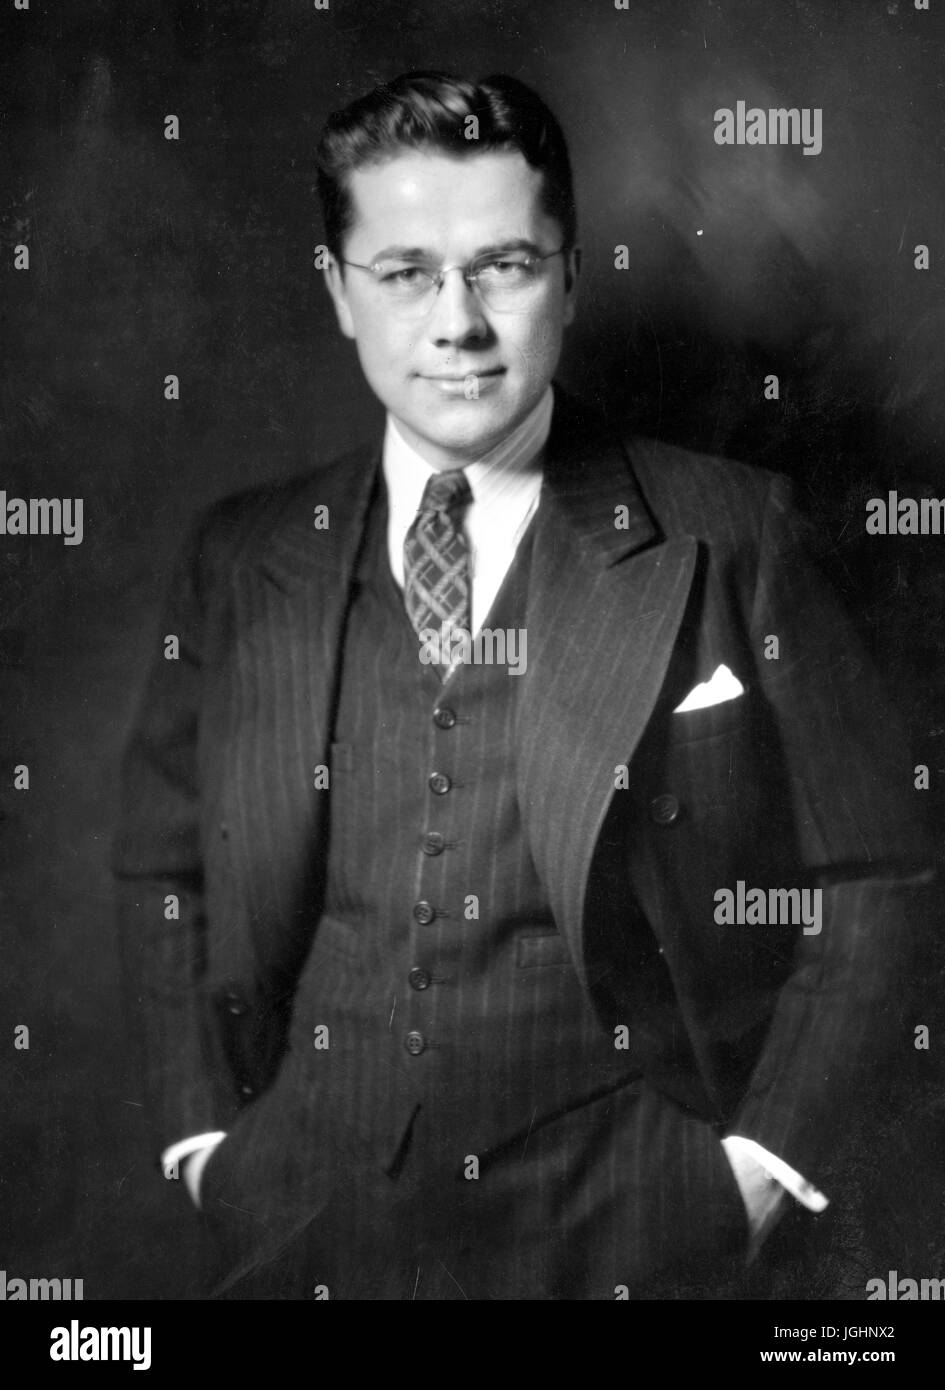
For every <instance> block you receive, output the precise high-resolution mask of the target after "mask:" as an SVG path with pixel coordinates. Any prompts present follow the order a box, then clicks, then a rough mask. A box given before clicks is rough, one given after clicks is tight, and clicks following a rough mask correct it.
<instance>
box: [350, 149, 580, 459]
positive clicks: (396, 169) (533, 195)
mask: <svg viewBox="0 0 945 1390" xmlns="http://www.w3.org/2000/svg"><path fill="white" fill-rule="evenodd" d="M541 187H542V175H541V174H540V173H539V172H538V171H537V170H535V169H533V168H531V166H530V165H529V164H528V163H527V161H526V160H525V158H524V157H523V156H522V155H521V154H519V152H518V151H517V150H515V151H488V152H484V153H482V154H476V155H470V156H469V157H466V158H462V157H461V158H453V157H451V156H449V155H444V154H439V153H433V152H424V151H413V150H411V151H405V152H404V153H403V154H400V155H397V156H396V157H394V158H392V159H390V160H388V161H387V162H386V163H384V164H379V165H370V166H367V167H364V168H361V169H358V170H356V171H355V172H354V173H353V174H352V175H351V176H350V193H351V198H352V205H353V209H354V214H355V217H354V221H353V224H352V228H351V230H350V232H349V233H348V236H347V238H346V241H345V246H344V257H345V260H349V261H358V262H360V263H361V264H362V265H372V264H374V263H375V262H377V261H378V260H382V259H383V260H385V261H389V260H390V259H391V258H392V257H393V256H396V257H397V263H398V264H403V263H404V260H405V259H406V260H408V261H411V262H415V261H417V260H422V261H423V263H425V264H432V265H433V266H435V267H438V268H439V267H451V266H457V265H458V266H465V265H467V264H468V263H469V262H470V261H472V260H474V259H475V258H476V257H479V256H482V255H484V254H492V253H494V252H499V251H503V250H504V251H509V252H511V251H512V250H513V249H514V250H515V251H516V252H517V254H521V253H522V251H523V250H524V251H528V250H531V251H533V252H534V253H537V254H539V255H546V254H547V253H548V252H549V251H556V250H557V249H558V248H559V247H560V246H561V244H562V241H563V235H562V232H561V228H560V226H559V224H558V223H557V222H556V221H555V220H554V218H551V217H549V216H548V215H547V213H546V212H544V210H543V209H542V205H541V196H540V195H541ZM342 271H343V272H344V273H343V275H342V273H341V272H342ZM576 272H577V256H576V254H575V253H573V252H572V253H571V254H570V256H569V257H565V256H563V255H562V256H552V257H551V258H550V259H548V260H545V261H543V262H542V263H541V264H540V265H539V266H538V267H537V270H536V278H535V284H534V286H533V288H532V290H531V291H530V292H529V294H528V296H527V297H526V303H525V304H524V305H523V306H521V307H518V308H516V309H515V310H514V311H509V310H508V309H506V308H499V309H496V308H495V307H492V306H490V304H488V303H486V301H485V299H484V297H483V295H482V294H481V292H480V291H479V290H478V289H477V288H476V287H475V286H473V287H470V286H469V285H467V284H466V282H465V281H464V279H463V277H462V275H461V274H460V272H459V271H457V270H452V271H450V272H449V273H448V274H447V275H446V277H445V279H444V280H443V283H442V285H441V286H440V289H439V293H438V294H436V296H435V298H434V299H433V300H432V302H431V303H430V305H429V308H428V310H426V312H425V313H423V315H422V316H419V317H417V316H415V314H414V313H413V312H411V313H408V314H407V316H405V315H404V312H403V309H402V307H401V306H399V305H396V304H392V303H391V301H390V299H389V298H387V296H386V294H385V292H384V289H383V287H382V286H380V285H379V284H378V283H377V282H376V280H375V278H374V277H373V276H372V275H371V274H369V273H368V272H367V271H364V270H358V269H355V268H352V267H350V266H338V265H336V264H334V263H332V265H331V267H330V268H329V270H328V277H327V278H328V287H329V290H330V292H331V295H332V299H333V300H334V303H335V309H336V311H337V314H338V322H339V324H340V326H341V330H342V332H343V333H344V334H345V335H346V336H347V337H349V338H353V339H354V340H355V342H356V344H357V349H358V356H359V357H360V360H361V366H362V368H363V370H364V375H365V376H366V377H367V380H368V383H369V385H370V386H371V387H372V389H373V390H374V392H375V393H376V395H377V396H378V397H379V398H380V400H381V402H382V403H383V404H384V405H385V406H386V407H387V409H388V410H389V411H390V412H391V413H392V415H393V416H394V417H395V418H396V420H397V422H398V424H399V425H400V427H401V429H402V431H403V433H404V435H405V437H406V438H407V440H408V441H409V442H410V443H412V444H413V445H414V447H415V448H417V449H418V451H419V452H420V453H422V454H423V456H424V457H425V458H427V460H428V461H429V462H430V463H432V464H433V465H434V467H437V468H449V467H454V466H455V464H456V461H457V460H466V461H472V460H473V459H475V458H478V457H480V456H481V455H482V454H484V453H485V452H486V450H488V449H490V448H491V447H492V446H493V445H494V444H497V443H498V442H499V441H500V440H501V439H503V438H504V437H505V436H506V435H507V434H508V433H509V432H510V431H511V430H513V429H514V428H515V427H516V425H518V424H519V423H520V422H521V421H522V420H523V419H524V418H525V416H526V415H527V414H528V412H529V411H530V410H531V409H532V407H533V406H534V405H535V404H537V402H538V401H539V399H540V398H541V396H542V394H543V392H544V391H545V388H546V387H547V385H548V383H549V381H550V380H551V378H552V375H553V373H554V371H555V368H556V366H557V364H558V358H559V357H560V354H561V338H562V332H563V330H564V327H565V325H566V324H569V323H570V322H571V320H572V318H573V315H574V284H575V279H576Z"/></svg>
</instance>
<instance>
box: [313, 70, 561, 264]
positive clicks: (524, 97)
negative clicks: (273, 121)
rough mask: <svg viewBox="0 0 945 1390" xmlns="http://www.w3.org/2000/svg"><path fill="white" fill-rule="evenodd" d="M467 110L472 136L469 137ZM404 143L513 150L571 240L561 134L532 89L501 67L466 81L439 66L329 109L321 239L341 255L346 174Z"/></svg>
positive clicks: (320, 157)
mask: <svg viewBox="0 0 945 1390" xmlns="http://www.w3.org/2000/svg"><path fill="white" fill-rule="evenodd" d="M470 116H475V117H476V120H477V122H478V131H477V138H476V139H469V138H467V131H468V130H469V129H470V128H471V127H470V126H468V125H467V120H468V118H469V117H470ZM405 150H439V151H442V152H444V153H446V154H450V155H455V156H461V157H463V158H468V157H470V156H473V155H476V154H481V153H482V152H484V151H486V150H518V151H519V152H520V153H521V154H522V155H523V157H524V158H525V160H526V161H527V162H528V163H529V164H530V165H531V166H532V168H533V169H537V170H539V172H540V173H541V174H542V175H543V176H544V177H543V180H542V205H543V207H544V210H545V212H546V213H547V214H548V215H549V216H550V217H554V218H555V219H556V220H557V221H558V223H559V224H560V226H561V230H562V232H563V233H564V239H565V240H564V244H565V246H567V247H569V248H570V247H572V246H573V245H574V243H575V240H576V237H577V213H576V209H575V203H574V187H573V182H572V178H571V162H570V160H569V158H568V147H567V144H566V143H565V139H564V134H563V132H562V130H561V127H560V126H559V124H558V122H557V120H556V119H555V117H554V116H553V115H552V113H551V111H550V110H549V109H548V107H547V106H546V105H545V103H544V102H543V101H542V99H541V97H540V96H538V94H537V93H536V92H533V91H532V89H531V88H530V87H527V86H526V85H525V83H524V82H519V81H518V79H517V78H515V77H508V76H505V75H503V74H501V73H500V74H498V75H496V76H494V77H485V78H483V79H482V80H481V81H479V82H467V81H464V80H463V79H462V78H458V77H451V76H449V74H447V73H443V72H408V73H404V74H403V75H402V76H400V77H396V78H394V80H393V81H392V82H387V83H384V84H383V85H382V86H380V87H375V89H374V90H373V91H372V92H368V93H367V95H366V96H363V97H359V98H358V99H357V101H353V102H352V103H351V104H350V105H349V106H345V107H343V108H342V109H341V110H339V111H334V112H333V113H332V114H331V116H329V118H328V121H327V123H326V125H325V129H324V131H323V133H322V137H321V140H320V141H319V145H318V154H317V167H318V192H319V196H320V198H321V202H322V212H323V216H324V224H325V244H326V245H327V247H328V249H329V251H330V252H331V253H332V255H333V256H335V257H340V255H341V251H342V246H343V243H344V238H345V236H346V234H347V232H348V231H349V230H350V228H351V222H352V215H353V209H352V204H351V196H350V191H349V188H348V175H349V174H350V173H351V172H352V171H353V170H355V169H358V168H360V167H362V166H363V165H369V164H380V163H383V162H384V161H385V160H388V159H392V158H394V157H395V156H396V155H398V154H401V153H403V152H404V151H405Z"/></svg>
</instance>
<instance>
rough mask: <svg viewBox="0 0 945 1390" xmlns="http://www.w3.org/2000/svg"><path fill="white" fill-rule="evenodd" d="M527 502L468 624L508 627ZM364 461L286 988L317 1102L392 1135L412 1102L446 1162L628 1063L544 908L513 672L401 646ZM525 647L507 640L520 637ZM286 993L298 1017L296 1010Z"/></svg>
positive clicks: (387, 1141) (375, 1134)
mask: <svg viewBox="0 0 945 1390" xmlns="http://www.w3.org/2000/svg"><path fill="white" fill-rule="evenodd" d="M533 528H534V522H533V524H532V526H531V527H529V530H528V531H527V532H526V534H525V536H524V538H523V540H522V542H521V544H520V545H519V547H518V550H517V553H516V556H515V558H514V561H513V563H512V565H511V567H510V569H509V571H508V573H507V575H506V577H505V580H504V583H503V585H502V587H501V589H500V591H499V593H498V595H497V597H496V600H495V602H494V604H493V607H492V609H491V611H490V613H489V615H488V617H487V618H486V620H485V622H484V624H483V627H484V628H488V629H491V630H493V631H494V630H497V629H502V630H508V629H519V630H520V629H523V628H524V622H525V611H526V597H527V590H528V580H529V569H530V560H531V549H532V547H531V533H532V531H533ZM386 530H387V504H386V491H385V489H384V485H383V482H382V481H381V480H379V482H378V488H377V492H376V495H375V497H374V499H373V500H372V503H371V505H370V507H369V509H368V514H367V520H366V525H365V533H364V538H363V542H362V546H361V550H360V554H359V559H358V562H357V565H356V567H355V573H354V579H353V585H352V593H351V600H350V608H349V612H348V617H347V622H346V628H345V636H344V646H343V654H342V660H341V663H340V676H339V685H338V690H337V697H336V704H335V715H334V724H333V741H332V748H331V763H330V779H331V786H330V817H331V823H330V835H329V850H328V873H327V887H326V897H325V904H324V912H323V915H322V918H321V920H320V921H319V924H318V926H317V929H316V934H315V940H314V946H313V950H312V953H311V955H310V957H309V959H308V961H307V963H306V968H305V971H304V973H303V977H302V979H301V981H300V987H299V992H298V994H297V996H296V1003H295V1010H294V1014H295V1017H294V1026H295V1029H296V1033H297V1034H298V1032H299V1031H300V1030H301V1032H302V1033H303V1034H304V1033H305V1032H306V1031H307V1029H308V1027H309V1026H311V1028H312V1029H313V1032H314V1030H315V1029H317V1028H319V1027H322V1028H324V1029H325V1030H326V1031H325V1032H324V1033H323V1034H322V1035H321V1036H322V1038H323V1041H324V1043H325V1046H324V1047H323V1048H322V1049H319V1048H318V1047H317V1046H314V1047H313V1048H312V1051H311V1053H310V1055H309V1059H308V1062H307V1065H308V1066H309V1067H310V1069H311V1073H312V1077H313V1082H312V1087H313V1092H314V1093H315V1094H316V1095H317V1097H318V1099H317V1103H318V1104H319V1105H321V1106H323V1107H324V1109H325V1113H326V1116H327V1115H330V1116H331V1118H332V1121H333V1122H334V1123H339V1124H342V1125H345V1126H348V1127H353V1128H354V1129H355V1130H356V1131H358V1132H359V1133H360V1134H361V1135H362V1136H363V1137H364V1138H366V1139H367V1140H369V1141H370V1142H374V1143H376V1144H378V1145H385V1146H387V1147H388V1148H389V1150H390V1155H391V1156H393V1154H395V1153H396V1151H397V1146H398V1145H399V1144H400V1143H401V1141H402V1139H403V1137H404V1135H405V1133H406V1132H407V1129H408V1127H409V1124H410V1120H411V1117H412V1116H413V1115H414V1114H415V1112H416V1109H417V1107H418V1106H419V1107H421V1108H422V1109H423V1110H424V1111H425V1112H426V1113H425V1116H424V1122H425V1124H424V1132H425V1133H426V1134H431V1133H432V1134H436V1135H437V1136H439V1139H438V1141H437V1142H441V1143H442V1145H443V1147H444V1150H445V1151H446V1152H447V1153H448V1154H453V1153H454V1151H455V1157H456V1159H457V1162H459V1161H461V1159H462V1156H463V1155H464V1154H466V1153H471V1152H476V1153H480V1152H482V1151H483V1150H485V1149H488V1148H490V1147H492V1146H495V1145H498V1144H501V1143H503V1142H505V1141H510V1140H513V1139H514V1136H515V1135H517V1134H520V1133H521V1134H526V1133H527V1132H528V1131H529V1129H530V1127H531V1126H533V1125H535V1124H540V1123H541V1121H542V1119H543V1118H545V1117H547V1118H550V1117H552V1116H554V1115H556V1114H560V1113H562V1112H564V1111H566V1110H568V1109H570V1108H572V1107H575V1106H577V1105H580V1104H581V1103H583V1102H584V1101H585V1100H587V1099H588V1098H590V1097H592V1096H593V1095H595V1094H598V1093H600V1092H601V1091H602V1090H607V1089H610V1088H611V1087H613V1086H615V1085H618V1084H620V1082H621V1081H622V1080H623V1079H626V1078H628V1077H629V1076H631V1075H636V1074H638V1072H639V1067H638V1066H635V1065H634V1063H633V1059H632V1058H631V1057H629V1056H628V1054H627V1053H626V1052H621V1051H618V1050H617V1049H616V1048H615V1045H614V1044H615V1040H614V1034H613V1030H612V1029H606V1028H605V1027H604V1026H603V1025H602V1023H601V1021H600V1020H599V1019H598V1017H597V1015H596V1014H595V1011H594V1008H593V1006H592V1004H591V1002H590V1000H589V998H588V997H587V995H586V993H585V991H584V990H583V988H582V987H581V985H580V983H579V980H578V976H577V974H576V972H575V970H574V967H573V965H572V963H571V958H570V954H569V949H568V946H567V943H566V942H565V939H564V938H563V936H561V935H560V934H559V933H558V931H557V929H556V926H555V922H554V920H553V918H552V915H551V911H550V909H549V905H548V901H547V897H546V894H545V891H544V889H543V886H542V884H541V883H540V881H539V879H538V875H537V873H536V870H535V867H534V863H533V860H532V855H531V853H530V850H529V845H528V842H527V838H526V834H525V830H524V826H523V822H522V818H521V815H520V812H519V807H518V802H517V796H516V783H515V748H516V711H517V705H518V701H517V694H518V690H519V688H520V682H521V681H523V680H527V679H528V675H527V670H526V672H525V673H524V674H522V675H514V674H512V673H511V671H510V668H509V666H508V665H494V664H486V663H484V662H476V661H473V662H471V663H468V664H463V665H460V666H458V667H455V668H454V670H453V672H452V673H451V675H450V676H449V678H448V679H447V681H446V682H445V683H444V682H443V681H442V680H441V676H440V672H439V669H438V668H437V667H435V666H431V665H424V664H423V663H422V662H421V660H420V655H419V654H420V642H419V639H418V637H417V634H416V632H415V631H414V629H413V627H412V626H411V624H410V622H409V619H408V617H407V614H406V611H405V608H404V602H403V596H402V594H401V593H400V591H399V590H398V588H397V586H396V584H395V581H394V579H393V576H392V575H391V572H390V565H389V561H388V554H387V544H386ZM526 651H527V648H526ZM300 1011H301V1018H300Z"/></svg>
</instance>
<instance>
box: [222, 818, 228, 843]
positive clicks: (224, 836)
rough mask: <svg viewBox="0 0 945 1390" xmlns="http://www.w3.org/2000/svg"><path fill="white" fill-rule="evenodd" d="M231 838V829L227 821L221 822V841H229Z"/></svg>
mask: <svg viewBox="0 0 945 1390" xmlns="http://www.w3.org/2000/svg"><path fill="white" fill-rule="evenodd" d="M229 838H230V827H229V826H228V825H227V823H226V821H225V820H224V821H221V822H220V839H221V840H228V839H229Z"/></svg>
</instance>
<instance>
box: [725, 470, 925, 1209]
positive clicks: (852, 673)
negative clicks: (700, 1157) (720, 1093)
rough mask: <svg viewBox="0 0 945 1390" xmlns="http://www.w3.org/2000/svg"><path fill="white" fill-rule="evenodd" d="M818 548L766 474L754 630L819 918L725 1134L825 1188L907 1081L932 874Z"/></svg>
mask: <svg viewBox="0 0 945 1390" xmlns="http://www.w3.org/2000/svg"><path fill="white" fill-rule="evenodd" d="M817 549H818V545H817V542H816V541H815V540H814V538H813V532H812V529H811V528H810V526H809V524H808V523H807V522H806V521H805V519H804V518H803V517H802V515H801V514H800V513H799V512H798V511H797V510H796V509H795V508H794V507H793V506H792V503H791V497H790V484H789V483H788V481H787V480H786V479H784V478H782V477H778V478H775V479H773V481H772V483H771V486H770V489H769V493H768V498H767V503H766V509H765V517H764V527H763V533H762V540H761V547H760V554H759V562H758V573H757V586H756V590H755V595H754V603H753V611H752V616H751V636H752V643H753V647H754V651H755V652H756V653H757V654H758V662H757V665H758V677H759V681H760V683H761V686H762V689H763V692H764V695H765V698H766V699H767V701H768V704H769V706H770V708H771V711H772V713H773V716H774V721H775V724H776V727H777V730H778V733H779V738H780V742H781V747H782V750H783V755H784V764H785V767H786V770H787V777H788V786H789V792H790V797H791V802H792V806H791V810H792V813H793V821H794V824H795V827H796V834H797V840H798V846H799V853H800V872H801V874H803V875H804V879H803V881H802V883H801V884H799V885H798V886H803V887H810V888H816V889H819V890H820V891H821V892H822V922H821V930H820V931H819V932H818V933H816V934H815V933H814V932H810V933H806V934H801V933H800V932H799V935H798V939H797V943H796V954H795V957H794V960H793V968H792V971H791V973H790V975H789V976H788V978H787V981H786V983H785V984H784V986H783V988H782V989H781V991H780V994H779V997H778V1001H777V1004H776V1008H775V1012H774V1016H773V1019H772V1022H771V1025H770V1028H769V1030H768V1033H767V1037H766V1041H765V1044H764V1046H763V1048H762V1051H761V1054H760V1057H759V1060H758V1062H757V1065H756V1066H755V1069H754V1072H753V1074H752V1076H751V1080H750V1084H749V1086H748V1090H747V1093H746V1094H745V1096H744V1099H743V1102H742V1105H741V1107H740V1109H739V1111H738V1113H737V1114H736V1116H735V1117H734V1119H733V1121H732V1123H731V1125H730V1132H731V1133H734V1134H740V1135H744V1136H746V1137H748V1138H751V1139H753V1140H755V1141H756V1142H757V1143H759V1144H761V1145H762V1146H763V1147H764V1148H766V1149H768V1150H770V1151H771V1152H772V1153H775V1154H777V1155H778V1156H779V1157H780V1158H781V1159H783V1160H784V1161H785V1162H787V1163H788V1164H790V1165H791V1166H792V1167H793V1168H795V1169H796V1170H797V1171H799V1172H800V1173H802V1174H803V1175H804V1177H805V1178H807V1179H808V1180H809V1181H810V1182H812V1183H814V1184H816V1185H817V1186H818V1187H823V1189H824V1190H825V1191H828V1192H829V1191H830V1188H831V1183H832V1177H833V1175H834V1174H835V1172H836V1171H837V1170H836V1167H835V1165H836V1164H837V1163H838V1162H840V1161H842V1159H841V1155H842V1153H843V1151H844V1139H845V1138H849V1137H851V1136H854V1135H855V1133H856V1124H855V1123H854V1122H853V1121H852V1119H851V1117H855V1116H856V1115H857V1114H861V1113H865V1112H866V1111H868V1110H871V1109H872V1110H875V1108H876V1106H877V1105H880V1104H883V1103H884V1102H883V1099H882V1096H883V1087H884V1082H883V1080H882V1079H881V1078H883V1077H884V1076H886V1077H887V1080H888V1078H889V1076H890V1075H891V1076H892V1077H893V1082H892V1084H893V1085H899V1084H900V1083H907V1082H908V1072H909V1067H910V1054H912V1057H913V1059H914V1053H913V1044H914V1025H915V1024H916V1023H917V1022H920V1021H921V1020H919V1019H916V1018H914V1017H913V1014H912V1011H911V1008H910V1002H909V1001H910V990H911V983H912V979H913V972H914V971H915V969H916V966H917V964H918V963H919V961H920V960H921V955H922V945H921V942H922V922H923V918H924V915H925V903H924V898H925V894H924V893H923V891H922V890H923V888H924V887H925V886H926V885H928V883H929V882H930V880H931V878H932V877H933V871H932V869H931V867H930V864H931V854H930V852H929V847H928V843H927V837H926V832H925V831H924V829H923V821H922V818H921V810H922V809H923V808H922V806H921V797H922V792H921V791H920V790H916V787H915V772H914V765H913V758H912V757H911V756H910V752H909V748H908V744H907V741H906V739H905V738H904V736H903V732H902V729H901V727H900V725H899V722H898V720H897V717H896V715H895V713H894V711H893V709H892V708H891V707H890V703H889V700H888V698H887V696H886V693H885V691H884V689H883V688H882V684H881V682H880V681H879V680H878V678H877V675H876V673H875V672H874V670H873V668H872V665H871V662H870V661H869V659H868V657H867V655H866V653H865V651H864V650H863V649H862V647H861V645H860V643H859V641H858V639H857V636H856V633H855V629H854V627H853V624H852V622H851V621H850V619H849V617H848V615H847V614H846V613H845V612H844V610H843V607H842V605H841V604H840V602H839V600H838V598H837V596H836V595H835V593H834V592H833V590H832V588H831V586H830V585H829V584H828V583H826V582H825V580H824V578H823V575H822V572H821V567H820V565H819V563H818V560H817V555H816V551H817ZM772 638H776V639H777V647H778V655H777V659H770V660H769V659H765V657H764V651H765V647H766V643H767V647H768V650H769V652H771V651H773V650H774V648H773V644H772V643H771V641H770V639H772ZM877 1091H879V1094H877ZM848 1120H850V1121H851V1122H850V1124H849V1126H848V1124H847V1122H848ZM846 1129H849V1133H848V1134H847V1135H845V1134H844V1130H846Z"/></svg>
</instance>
